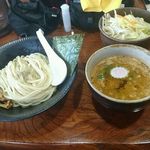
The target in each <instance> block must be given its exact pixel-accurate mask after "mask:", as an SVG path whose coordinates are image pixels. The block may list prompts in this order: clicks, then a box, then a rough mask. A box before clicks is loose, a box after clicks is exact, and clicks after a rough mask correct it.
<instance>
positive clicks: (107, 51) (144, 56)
mask: <svg viewBox="0 0 150 150" xmlns="http://www.w3.org/2000/svg"><path fill="white" fill-rule="evenodd" d="M116 55H123V56H131V57H134V58H137V59H140V60H141V61H142V62H143V63H145V64H146V65H147V66H149V67H150V51H148V50H146V49H144V48H142V47H139V46H135V45H130V44H114V45H110V46H106V47H103V48H101V49H99V50H97V51H96V52H95V53H93V54H92V55H91V56H90V58H89V59H88V61H87V63H86V67H85V75H86V79H87V82H88V84H89V86H90V89H91V91H92V93H93V97H94V98H95V99H96V100H97V101H98V102H99V103H100V104H101V105H103V106H104V107H106V108H110V109H115V110H119V111H126V112H137V111H140V110H142V109H144V108H145V107H146V106H147V105H148V104H150V95H149V96H146V97H144V98H141V99H136V100H121V99H116V98H113V97H110V96H107V95H105V94H104V93H102V92H100V91H99V90H97V89H96V87H95V86H94V85H93V84H92V81H91V71H92V69H93V67H94V66H95V65H96V64H97V63H99V62H100V61H101V60H103V59H104V58H107V57H110V56H116Z"/></svg>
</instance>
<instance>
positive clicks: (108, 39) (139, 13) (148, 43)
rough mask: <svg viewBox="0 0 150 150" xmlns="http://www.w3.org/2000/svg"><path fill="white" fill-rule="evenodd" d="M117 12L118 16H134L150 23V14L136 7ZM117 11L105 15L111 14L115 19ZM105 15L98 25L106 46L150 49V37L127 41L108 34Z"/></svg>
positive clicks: (120, 9) (119, 9)
mask: <svg viewBox="0 0 150 150" xmlns="http://www.w3.org/2000/svg"><path fill="white" fill-rule="evenodd" d="M115 11H116V13H117V14H118V15H121V16H125V15H128V14H133V16H134V17H139V18H143V19H144V21H146V22H148V23H150V12H149V11H146V10H144V9H140V8H134V7H125V8H118V9H116V10H115ZM115 11H114V10H111V11H110V12H108V13H106V14H104V15H108V14H110V16H111V17H114V15H115ZM104 15H103V16H102V17H101V18H100V20H99V24H98V25H99V30H100V38H101V41H102V43H103V45H104V46H107V45H112V44H134V45H138V46H142V47H144V48H149V47H150V36H149V37H146V38H142V39H137V38H135V39H132V40H130V39H128V40H127V39H121V38H115V37H113V36H110V35H108V33H106V32H105V31H104V30H103V18H104ZM130 21H131V19H130ZM128 24H129V23H128ZM111 28H114V27H111ZM130 33H131V32H130ZM122 34H123V33H122ZM138 37H139V36H138Z"/></svg>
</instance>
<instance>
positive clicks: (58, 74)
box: [36, 29, 67, 86]
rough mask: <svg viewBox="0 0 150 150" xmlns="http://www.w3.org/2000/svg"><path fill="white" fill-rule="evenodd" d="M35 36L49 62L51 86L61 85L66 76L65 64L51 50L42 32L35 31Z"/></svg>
mask: <svg viewBox="0 0 150 150" xmlns="http://www.w3.org/2000/svg"><path fill="white" fill-rule="evenodd" d="M36 35H37V37H38V39H39V41H40V43H41V44H42V46H43V48H44V50H45V52H46V55H47V57H48V60H49V64H50V68H51V71H52V78H53V80H52V85H53V86H57V85H59V84H61V83H62V82H63V81H64V80H65V78H66V76H67V66H66V63H65V62H64V61H63V59H61V58H60V57H59V56H58V55H57V54H56V53H55V51H54V50H53V49H52V48H51V46H50V45H49V43H48V42H47V40H46V38H45V37H44V35H43V31H42V30H41V29H39V30H38V31H36Z"/></svg>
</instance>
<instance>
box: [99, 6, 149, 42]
mask: <svg viewBox="0 0 150 150" xmlns="http://www.w3.org/2000/svg"><path fill="white" fill-rule="evenodd" d="M130 9H131V11H132V10H139V11H143V12H146V13H149V14H150V12H148V11H146V10H144V9H142V8H137V7H124V8H117V9H114V10H116V11H117V10H125V11H126V10H130ZM114 10H111V11H109V12H107V13H105V14H108V13H110V12H113V11H114ZM105 14H103V15H102V16H101V17H100V19H99V21H98V27H99V30H100V32H101V34H103V35H104V36H106V37H107V38H108V39H110V40H112V41H115V42H121V43H124V44H126V43H129V44H134V43H138V42H143V41H145V40H149V39H150V36H149V37H146V38H143V39H138V40H120V39H116V38H113V37H110V36H108V34H106V32H104V30H103V29H102V25H101V24H102V18H103V17H104V15H105Z"/></svg>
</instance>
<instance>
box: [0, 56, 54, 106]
mask: <svg viewBox="0 0 150 150" xmlns="http://www.w3.org/2000/svg"><path fill="white" fill-rule="evenodd" d="M51 82H52V74H51V70H50V67H49V64H48V60H47V58H46V56H44V55H42V54H40V53H34V54H31V55H27V56H17V57H16V58H15V59H14V60H13V61H10V62H9V63H8V64H7V66H5V68H3V69H2V70H0V88H1V89H2V91H3V94H4V97H5V98H7V99H10V100H12V101H13V103H14V107H17V106H22V107H27V106H30V105H37V104H40V103H41V102H44V101H46V100H48V99H49V98H50V97H51V96H52V94H53V92H54V91H55V89H56V87H54V86H52V85H51Z"/></svg>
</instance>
